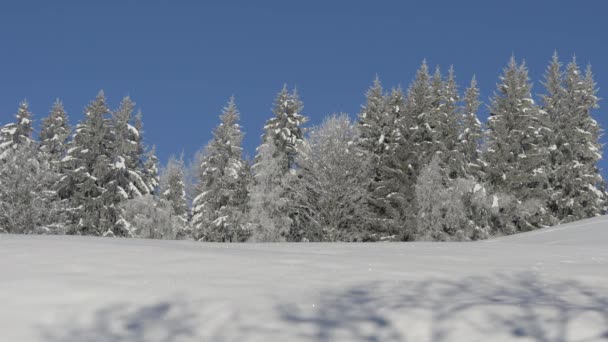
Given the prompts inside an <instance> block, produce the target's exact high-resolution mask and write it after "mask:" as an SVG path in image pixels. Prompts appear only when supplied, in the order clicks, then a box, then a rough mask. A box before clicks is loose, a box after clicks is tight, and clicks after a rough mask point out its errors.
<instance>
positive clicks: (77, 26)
mask: <svg viewBox="0 0 608 342" xmlns="http://www.w3.org/2000/svg"><path fill="white" fill-rule="evenodd" d="M607 14H608V2H607V1H601V0H598V1H519V0H518V1H513V0H509V1H442V2H439V1H298V2H296V1H239V2H237V1H143V0H142V1H135V0H131V1H128V0H124V1H119V0H113V1H76V0H73V1H60V0H58V1H46V0H40V1H27V0H25V1H16V0H15V1H12V4H9V1H2V3H1V4H0V123H2V124H4V123H6V122H8V121H10V120H12V119H13V114H14V113H15V110H16V108H17V105H18V103H19V101H20V100H22V99H24V98H27V100H28V101H29V102H30V104H31V109H32V111H33V112H34V114H35V118H36V119H40V118H41V117H43V116H45V115H47V113H48V110H49V109H50V106H51V104H52V102H53V101H54V99H55V98H60V99H61V100H63V102H64V104H65V107H66V109H67V110H68V112H69V114H70V116H71V120H72V122H76V121H77V120H80V119H81V118H82V116H83V114H82V110H83V108H84V106H85V105H86V104H87V103H88V102H89V101H90V100H91V99H92V98H94V96H95V95H96V94H97V92H98V90H99V89H104V90H105V92H106V95H107V96H108V98H109V101H110V103H111V104H112V105H114V106H117V105H118V103H119V101H120V99H121V98H122V97H123V96H125V95H130V96H131V97H132V98H133V99H134V100H135V101H136V102H137V104H138V106H139V107H140V108H141V109H142V110H143V113H144V124H145V134H146V135H145V137H146V141H147V143H148V144H156V145H157V151H158V155H159V157H160V158H161V160H163V161H165V160H166V159H167V158H168V156H169V155H170V154H173V153H180V152H181V151H184V152H185V155H186V158H190V157H191V156H192V155H193V153H194V152H195V151H196V150H197V149H199V148H200V147H202V146H203V145H205V144H206V142H207V141H208V140H209V139H210V137H211V130H212V129H213V127H214V126H215V125H216V124H217V123H218V118H217V117H218V115H219V114H220V111H221V109H222V107H223V106H224V104H225V103H226V101H227V100H228V98H229V97H230V96H231V95H233V94H234V95H235V96H236V99H237V104H238V106H239V109H240V110H241V115H242V125H243V126H244V130H245V132H246V134H247V135H246V138H245V149H246V152H247V154H248V155H250V156H251V155H252V154H254V151H255V147H256V146H257V145H258V143H259V141H260V138H259V136H260V134H261V130H262V126H263V124H264V122H265V120H266V119H268V118H269V117H270V116H271V111H270V110H271V107H272V102H273V99H274V97H275V95H276V93H277V92H278V91H279V90H280V88H281V87H282V85H283V84H284V83H287V84H288V85H290V86H297V88H298V90H299V92H300V94H301V96H302V99H303V101H304V107H305V108H304V109H305V110H304V114H306V115H307V116H309V117H310V119H311V120H310V123H311V124H317V123H319V122H320V121H321V120H322V118H323V117H324V116H325V115H326V114H328V113H331V112H347V113H349V114H351V115H352V116H354V115H356V114H357V113H358V111H359V108H360V105H361V103H362V102H363V101H364V93H365V90H366V89H367V88H368V86H369V85H370V83H371V81H372V79H373V78H374V75H375V74H378V75H379V76H380V77H381V79H382V81H383V83H384V84H385V86H386V87H387V88H390V87H392V86H396V85H402V86H404V87H406V86H407V85H408V84H409V82H410V81H411V79H412V78H413V75H414V73H415V71H416V69H417V68H418V66H419V65H420V62H421V61H422V59H424V58H426V59H427V61H428V62H429V64H430V65H431V66H434V65H436V64H438V65H440V66H442V67H443V69H444V70H445V69H447V68H448V67H449V66H450V65H451V64H453V65H454V67H455V69H456V75H457V78H458V81H459V83H460V85H461V87H464V85H465V84H467V83H468V81H469V79H470V78H471V76H472V75H473V74H476V75H477V78H478V81H479V85H480V87H481V90H482V99H483V100H484V101H485V102H486V103H487V102H488V101H487V100H488V97H489V96H490V95H491V94H492V92H493V90H494V88H495V84H496V82H497V80H498V76H499V74H500V72H501V70H502V68H503V67H504V65H505V64H506V62H507V60H508V58H509V57H510V56H511V55H512V54H514V55H515V56H516V57H517V58H525V60H526V61H527V64H528V66H529V68H530V73H531V76H532V78H533V80H534V84H535V87H534V93H540V92H541V91H542V87H541V85H540V76H541V75H542V74H543V72H544V70H545V67H546V65H547V62H548V61H549V59H550V57H551V55H552V53H553V51H554V50H557V51H558V53H559V54H560V55H561V56H562V59H563V60H565V61H566V60H568V59H569V58H570V57H571V56H572V55H573V54H576V56H577V59H578V60H579V62H580V63H581V64H583V65H584V64H587V63H591V64H592V65H593V66H594V72H595V76H596V81H597V82H598V85H599V86H600V88H602V89H603V90H602V89H601V90H600V93H599V96H600V97H602V98H608V93H607V92H606V91H605V89H607V88H608V45H607V44H606V42H607V35H608V21H607V20H606V15H607ZM607 101H608V100H607ZM602 104H603V106H604V107H605V108H607V109H600V110H598V111H596V112H595V114H596V118H597V119H598V120H599V121H600V122H601V123H602V125H603V127H608V119H607V118H606V115H605V114H604V113H606V112H607V111H608V103H602ZM486 115H487V114H486V110H485V108H484V113H483V116H484V117H485V116H486ZM601 165H602V168H603V169H608V163H606V162H602V164H601Z"/></svg>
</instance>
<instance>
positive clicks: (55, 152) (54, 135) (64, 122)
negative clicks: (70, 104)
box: [39, 100, 71, 171]
mask: <svg viewBox="0 0 608 342" xmlns="http://www.w3.org/2000/svg"><path fill="white" fill-rule="evenodd" d="M70 130H71V129H70V124H69V122H68V116H67V114H66V112H65V110H64V109H63V104H62V103H61V101H59V100H56V101H55V103H54V104H53V107H52V109H51V112H50V113H49V115H48V117H46V118H44V119H43V120H42V128H41V129H40V145H39V149H40V152H41V153H42V154H43V155H45V156H46V158H48V159H49V161H50V162H51V164H52V165H54V166H55V167H56V169H57V171H59V167H60V161H61V159H62V158H63V157H64V155H65V153H66V150H67V145H68V138H69V136H70Z"/></svg>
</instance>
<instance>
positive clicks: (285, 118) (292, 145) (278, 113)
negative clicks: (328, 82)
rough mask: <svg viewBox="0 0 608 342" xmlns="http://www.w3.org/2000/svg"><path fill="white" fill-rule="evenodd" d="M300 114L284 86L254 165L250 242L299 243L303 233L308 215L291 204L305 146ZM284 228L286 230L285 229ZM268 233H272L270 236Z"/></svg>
mask: <svg viewBox="0 0 608 342" xmlns="http://www.w3.org/2000/svg"><path fill="white" fill-rule="evenodd" d="M301 110H302V102H301V101H300V99H299V97H298V95H297V93H296V92H295V91H294V92H293V93H291V94H290V93H289V91H288V89H287V86H284V87H283V89H282V90H281V92H279V94H278V95H277V98H276V99H275V105H274V109H273V114H274V117H272V118H271V119H269V120H268V121H267V122H266V125H265V126H264V130H265V133H264V135H263V136H262V141H263V142H262V145H260V147H259V148H258V151H257V155H256V158H255V161H254V165H253V172H254V177H253V179H254V183H255V184H254V185H253V187H252V190H251V201H252V204H251V207H252V208H253V207H255V208H257V209H256V210H254V209H251V210H250V212H251V214H252V215H253V216H254V217H252V221H253V222H256V223H255V224H253V227H251V229H252V230H253V232H252V233H253V234H254V236H253V239H256V240H264V239H273V240H277V239H287V240H294V241H298V240H300V239H301V236H302V235H303V233H304V232H303V230H304V229H305V227H306V221H307V219H308V217H309V214H310V213H308V212H306V209H305V208H302V207H298V206H296V205H295V203H294V201H293V196H294V192H293V188H294V187H296V184H295V182H297V177H296V176H295V173H296V170H297V168H298V166H297V159H296V158H297V155H298V154H299V153H300V150H301V148H302V146H303V144H304V140H303V136H304V132H303V129H302V127H301V126H302V125H303V124H304V123H305V122H306V121H307V118H306V117H305V116H303V115H302V114H301ZM271 145H272V146H271ZM269 178H270V179H269ZM267 191H268V193H259V192H267ZM272 201H276V203H274V204H273V203H272ZM277 208H281V210H280V211H279V210H277ZM255 216H258V217H255ZM268 220H271V221H272V222H273V223H272V225H271V226H269V227H263V225H264V224H265V223H263V222H266V221H268ZM285 224H289V226H287V227H285V226H284V225H285ZM269 229H274V231H273V232H270V231H268V230H269Z"/></svg>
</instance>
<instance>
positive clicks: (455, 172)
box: [435, 67, 465, 179]
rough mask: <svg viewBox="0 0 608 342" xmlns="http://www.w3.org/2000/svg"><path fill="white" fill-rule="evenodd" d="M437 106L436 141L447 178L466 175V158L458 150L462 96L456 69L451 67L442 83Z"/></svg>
mask: <svg viewBox="0 0 608 342" xmlns="http://www.w3.org/2000/svg"><path fill="white" fill-rule="evenodd" d="M439 99H440V101H439V105H438V106H437V113H436V114H437V117H436V120H437V124H436V129H435V130H436V136H437V137H436V138H435V139H436V140H437V144H438V145H440V147H439V148H438V150H440V151H442V156H443V162H444V164H445V167H446V168H447V169H446V176H447V177H448V178H450V179H456V178H457V177H463V176H464V175H465V167H464V158H463V155H462V153H460V151H459V150H458V135H459V125H458V124H459V120H458V119H459V114H460V110H461V109H460V107H459V102H460V95H459V94H458V86H457V85H456V76H455V73H454V67H450V69H449V72H448V77H447V79H446V80H444V81H443V82H442V83H441V91H440V93H439Z"/></svg>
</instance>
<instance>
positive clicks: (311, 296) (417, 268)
mask: <svg viewBox="0 0 608 342" xmlns="http://www.w3.org/2000/svg"><path fill="white" fill-rule="evenodd" d="M607 244H608V217H598V218H594V219H590V220H585V221H580V222H575V223H571V224H567V225H562V226H556V227H552V228H547V229H542V230H538V231H534V232H530V233H524V234H519V235H516V236H509V237H504V238H499V239H494V240H489V241H484V242H471V243H376V244H205V243H194V242H185V241H158V240H134V239H114V238H91V237H69V236H17V235H0V271H1V272H0V302H1V303H2V305H0V341H20V342H30V341H51V342H54V341H57V342H58V341H62V342H82V341H88V342H102V341H103V342H108V341H112V342H116V341H118V342H123V341H146V342H148V341H150V342H160V341H163V342H174V341H311V340H312V341H404V340H408V341H510V340H517V341H605V340H608V248H607Z"/></svg>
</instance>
